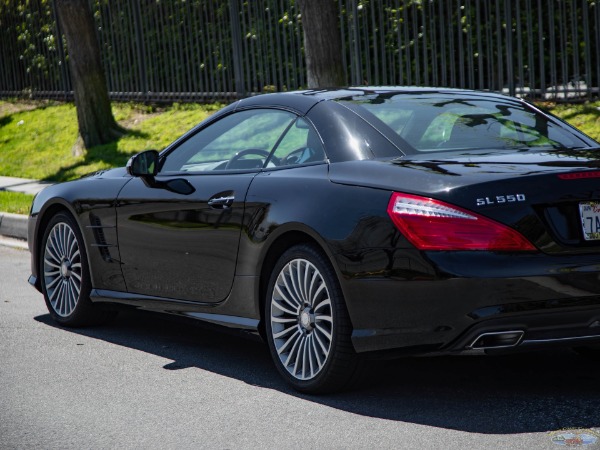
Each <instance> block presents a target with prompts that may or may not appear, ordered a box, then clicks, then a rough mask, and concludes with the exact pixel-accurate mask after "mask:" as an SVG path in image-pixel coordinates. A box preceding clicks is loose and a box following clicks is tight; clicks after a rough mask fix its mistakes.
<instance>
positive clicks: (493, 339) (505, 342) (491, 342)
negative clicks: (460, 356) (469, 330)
mask: <svg viewBox="0 0 600 450" xmlns="http://www.w3.org/2000/svg"><path fill="white" fill-rule="evenodd" d="M524 334H525V332H524V331H522V330H514V331H495V332H491V333H483V334H480V335H479V336H477V337H476V338H475V339H474V340H473V342H472V343H471V345H468V346H467V349H468V350H488V349H496V348H510V347H516V346H517V345H519V344H520V343H521V340H522V339H523V335H524Z"/></svg>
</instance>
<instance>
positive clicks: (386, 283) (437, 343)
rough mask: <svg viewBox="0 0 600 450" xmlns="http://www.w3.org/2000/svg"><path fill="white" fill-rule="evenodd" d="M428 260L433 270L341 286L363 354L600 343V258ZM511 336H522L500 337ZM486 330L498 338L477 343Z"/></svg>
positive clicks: (468, 257)
mask: <svg viewBox="0 0 600 450" xmlns="http://www.w3.org/2000/svg"><path fill="white" fill-rule="evenodd" d="M426 256H427V258H426V259H422V260H421V261H420V263H421V264H423V263H424V262H426V261H427V263H428V264H425V265H426V266H427V265H429V267H428V268H427V270H423V271H420V273H416V272H413V273H408V272H406V271H405V272H404V273H403V275H404V276H403V277H400V276H398V275H400V272H398V271H396V272H395V273H394V272H392V273H391V274H390V275H391V276H389V277H380V278H374V277H360V276H358V277H349V278H346V279H345V280H344V281H343V282H342V286H343V290H344V294H345V297H346V303H347V306H348V311H349V313H350V317H351V320H352V323H353V326H354V331H353V334H352V342H353V344H354V347H355V349H356V351H358V352H376V351H393V352H399V353H408V354H423V353H457V352H464V351H473V350H482V349H484V347H486V346H487V343H490V342H491V346H490V347H491V348H488V349H487V350H490V351H495V350H502V351H506V350H517V349H525V348H535V347H547V346H559V345H582V344H584V343H596V342H600V256H592V257H589V256H588V257H586V258H583V257H578V258H568V257H567V258H565V257H560V258H557V257H549V256H546V255H541V254H538V255H534V254H530V255H526V256H522V255H520V256H514V255H512V256H509V255H498V254H488V253H484V254H482V253H477V254H474V253H470V254H469V253H463V254H462V255H461V254H452V253H449V252H448V253H446V254H443V253H438V254H429V255H426ZM404 264H405V265H406V261H405V263H404ZM408 265H409V266H410V263H409V264H408ZM413 266H414V264H413ZM394 275H396V276H394ZM505 332H506V333H510V332H513V333H515V338H514V339H512V336H509V335H506V336H508V337H510V339H509V340H508V341H503V338H504V337H503V336H502V335H500V336H499V337H496V336H495V335H494V334H495V333H505ZM486 333H490V334H491V337H486V338H485V339H482V340H480V341H477V340H478V338H479V337H480V336H481V335H484V334H486ZM517 335H518V339H517ZM474 343H476V344H475V345H474ZM495 347H497V349H496V348H495Z"/></svg>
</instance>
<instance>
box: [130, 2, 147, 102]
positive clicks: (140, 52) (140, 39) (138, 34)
mask: <svg viewBox="0 0 600 450" xmlns="http://www.w3.org/2000/svg"><path fill="white" fill-rule="evenodd" d="M141 21H142V19H141V16H140V2H138V1H134V2H133V26H134V27H135V38H136V40H137V43H136V44H137V45H136V47H137V59H138V60H137V63H138V73H139V77H140V85H141V86H140V87H141V89H140V90H141V94H142V99H146V98H147V96H148V71H147V70H146V51H145V46H144V31H143V29H142V26H141Z"/></svg>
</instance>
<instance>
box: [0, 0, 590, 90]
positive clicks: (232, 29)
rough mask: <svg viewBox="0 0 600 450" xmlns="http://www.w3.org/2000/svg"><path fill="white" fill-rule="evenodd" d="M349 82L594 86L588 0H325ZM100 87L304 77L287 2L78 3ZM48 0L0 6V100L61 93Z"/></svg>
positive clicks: (296, 24)
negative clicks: (332, 3) (97, 47)
mask: <svg viewBox="0 0 600 450" xmlns="http://www.w3.org/2000/svg"><path fill="white" fill-rule="evenodd" d="M338 2H339V9H340V19H341V20H340V31H341V33H342V37H343V39H342V42H343V49H342V51H343V56H344V64H345V66H346V68H347V77H348V81H349V83H350V84H353V85H361V84H371V85H379V84H383V85H387V84H400V85H428V86H447V87H461V88H473V89H490V90H494V91H503V92H506V93H511V94H517V95H523V96H528V97H532V98H541V99H555V100H566V99H568V100H574V99H588V98H591V97H595V96H598V92H599V91H598V88H599V86H600V2H597V1H595V0H338ZM90 4H91V6H92V10H93V12H94V17H95V20H96V24H97V27H98V36H99V38H100V42H101V48H102V59H103V64H104V67H105V71H106V76H107V82H108V87H109V91H110V93H111V97H112V98H113V99H119V100H138V101H205V100H229V99H232V98H236V97H240V96H245V95H248V94H252V93H259V92H270V91H281V90H291V89H297V88H302V87H304V86H305V83H306V78H305V66H304V57H303V48H302V17H301V16H300V12H299V8H298V6H297V5H296V2H295V1H294V0H110V1H109V0H90ZM54 8H55V7H54V3H53V2H52V1H51V0H6V1H4V2H2V3H0V30H2V36H1V39H0V96H1V97H14V96H17V97H23V96H27V97H34V98H59V99H71V98H72V95H73V94H72V90H71V82H70V77H69V71H68V69H67V64H68V54H67V51H66V45H65V42H64V39H63V37H62V33H61V27H60V23H58V21H57V14H56V11H55V9H54Z"/></svg>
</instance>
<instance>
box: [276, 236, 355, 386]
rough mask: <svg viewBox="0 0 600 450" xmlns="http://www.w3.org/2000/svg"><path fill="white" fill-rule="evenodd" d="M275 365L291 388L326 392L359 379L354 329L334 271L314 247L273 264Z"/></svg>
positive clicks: (296, 248) (299, 249)
mask: <svg viewBox="0 0 600 450" xmlns="http://www.w3.org/2000/svg"><path fill="white" fill-rule="evenodd" d="M264 317H265V322H266V335H267V341H268V344H269V349H270V351H271V356H272V358H273V361H274V362H275V366H276V367H277V370H278V371H279V373H280V374H281V375H282V376H283V377H284V378H285V380H286V381H287V382H288V383H289V384H291V385H292V386H293V387H294V388H295V389H297V390H298V391H301V392H306V393H312V394H317V393H326V392H327V393H330V392H334V391H340V390H344V389H348V388H349V387H351V386H352V385H354V383H355V382H356V381H358V379H359V373H360V369H361V366H362V365H361V364H360V361H359V357H358V355H357V354H356V352H355V351H354V348H353V346H352V343H351V341H350V335H351V333H352V326H351V323H350V318H349V316H348V312H347V310H346V305H345V303H344V299H343V295H342V291H341V288H340V287H339V283H338V280H337V277H336V275H335V272H334V271H333V268H332V267H331V264H330V263H329V261H328V260H327V259H326V258H325V257H324V256H323V254H322V253H321V252H320V251H319V250H318V249H316V248H315V247H313V246H310V245H304V244H303V245H297V246H294V247H292V248H290V249H289V250H288V251H286V252H285V253H284V254H283V255H282V256H281V257H280V258H279V260H278V261H277V263H276V264H275V267H274V269H273V272H272V274H271V278H270V280H269V285H268V291H267V298H266V302H265V315H264Z"/></svg>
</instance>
